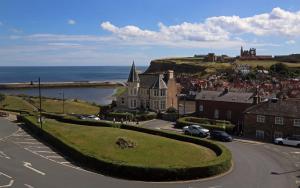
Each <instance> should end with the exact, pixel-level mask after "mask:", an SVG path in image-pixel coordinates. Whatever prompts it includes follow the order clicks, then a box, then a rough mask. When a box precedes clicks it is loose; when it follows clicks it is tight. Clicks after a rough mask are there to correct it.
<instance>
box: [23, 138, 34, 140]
mask: <svg viewBox="0 0 300 188" xmlns="http://www.w3.org/2000/svg"><path fill="white" fill-rule="evenodd" d="M24 140H28V141H36V139H34V138H24Z"/></svg>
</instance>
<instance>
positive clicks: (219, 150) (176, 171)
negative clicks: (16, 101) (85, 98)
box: [18, 116, 232, 181]
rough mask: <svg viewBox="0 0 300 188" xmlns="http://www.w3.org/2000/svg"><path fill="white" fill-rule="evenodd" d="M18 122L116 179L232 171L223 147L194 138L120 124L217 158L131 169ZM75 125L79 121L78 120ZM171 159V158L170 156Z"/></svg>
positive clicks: (166, 178) (185, 176) (191, 176)
mask: <svg viewBox="0 0 300 188" xmlns="http://www.w3.org/2000/svg"><path fill="white" fill-rule="evenodd" d="M18 119H20V120H21V121H23V122H25V124H26V125H27V126H28V128H29V129H31V130H32V131H33V132H34V133H36V134H37V135H38V136H40V137H41V138H42V139H44V140H45V141H47V142H49V143H50V144H51V145H53V146H54V147H55V148H57V149H58V150H59V151H61V152H62V153H64V154H65V155H66V156H68V157H70V158H72V159H73V160H74V161H77V162H78V163H79V164H80V165H83V166H85V167H87V168H89V169H92V170H95V171H98V172H101V173H103V174H107V175H110V176H116V177H121V178H127V179H135V180H144V181H171V180H189V179H197V178H204V177H210V176H214V175H218V174H221V173H224V172H226V171H228V170H229V169H230V168H231V159H232V157H231V153H230V151H229V150H228V149H227V148H225V147H224V146H222V145H220V144H217V143H215V142H212V141H208V140H205V139H199V138H195V137H190V136H185V135H179V134H176V133H169V132H163V131H158V130H153V129H146V128H141V127H136V126H129V125H121V126H120V127H121V128H122V129H127V130H132V131H138V132H143V133H148V134H152V135H158V136H163V137H166V138H170V139H175V140H179V141H184V142H190V143H194V144H198V145H201V146H205V147H208V148H210V149H212V150H213V151H214V152H215V153H216V155H217V157H216V158H215V159H214V160H211V161H208V162H203V165H201V166H197V167H187V168H151V167H150V168H149V167H142V166H131V165H125V164H116V163H112V162H108V161H106V160H105V159H96V158H94V157H91V156H88V155H85V154H84V153H82V152H80V151H79V150H77V149H76V148H73V147H71V146H69V145H67V144H65V143H63V142H62V141H61V140H59V139H58V138H56V137H55V136H53V135H51V134H50V133H48V132H46V131H45V130H42V129H40V128H39V127H38V126H37V125H36V124H35V123H33V122H31V121H30V120H29V119H28V118H26V116H18ZM58 120H59V121H60V120H63V121H64V122H68V121H69V123H74V120H73V119H71V118H61V119H58ZM77 122H78V120H77ZM80 122H81V123H84V124H85V125H93V126H95V125H96V124H97V125H98V126H107V127H110V126H112V124H111V123H108V122H98V121H97V122H91V121H80ZM170 157H172V156H170Z"/></svg>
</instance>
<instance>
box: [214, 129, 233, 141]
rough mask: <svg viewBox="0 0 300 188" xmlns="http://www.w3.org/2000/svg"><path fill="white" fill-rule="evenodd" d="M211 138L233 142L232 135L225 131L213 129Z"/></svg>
mask: <svg viewBox="0 0 300 188" xmlns="http://www.w3.org/2000/svg"><path fill="white" fill-rule="evenodd" d="M210 138H212V139H215V140H220V141H223V142H231V141H232V137H231V136H230V135H229V134H227V133H226V132H225V131H211V132H210Z"/></svg>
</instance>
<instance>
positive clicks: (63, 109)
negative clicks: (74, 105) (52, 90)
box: [59, 91, 65, 114]
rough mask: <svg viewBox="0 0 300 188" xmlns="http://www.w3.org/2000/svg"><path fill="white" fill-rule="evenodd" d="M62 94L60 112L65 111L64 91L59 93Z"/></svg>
mask: <svg viewBox="0 0 300 188" xmlns="http://www.w3.org/2000/svg"><path fill="white" fill-rule="evenodd" d="M59 94H61V95H62V113H63V114H64V113H65V92H64V91H62V92H61V93H59Z"/></svg>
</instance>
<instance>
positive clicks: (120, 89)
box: [113, 87, 127, 97]
mask: <svg viewBox="0 0 300 188" xmlns="http://www.w3.org/2000/svg"><path fill="white" fill-rule="evenodd" d="M126 91H127V87H117V88H116V90H115V92H114V95H113V96H114V97H118V96H120V95H122V94H123V93H125V92H126Z"/></svg>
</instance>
